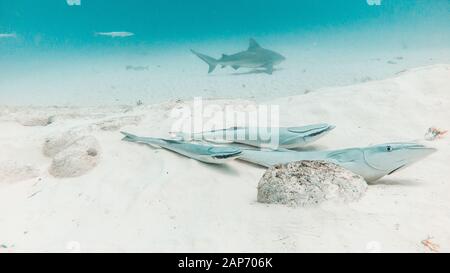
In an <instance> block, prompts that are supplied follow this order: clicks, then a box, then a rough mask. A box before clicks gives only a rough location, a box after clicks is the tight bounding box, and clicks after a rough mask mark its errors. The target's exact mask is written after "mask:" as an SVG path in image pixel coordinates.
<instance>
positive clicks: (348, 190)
mask: <svg viewBox="0 0 450 273" xmlns="http://www.w3.org/2000/svg"><path fill="white" fill-rule="evenodd" d="M366 190H367V183H366V181H365V180H364V178H362V177H361V176H359V175H357V174H354V173H352V172H351V171H349V170H347V169H344V168H342V167H340V166H338V165H336V164H334V163H330V162H325V161H298V162H291V163H288V164H281V165H276V166H274V167H272V168H270V169H268V170H267V171H266V173H265V174H264V175H263V177H262V178H261V180H260V182H259V185H258V197H257V198H258V202H261V203H270V204H284V205H289V206H299V207H310V206H315V205H319V204H321V203H323V202H325V201H331V200H334V201H338V202H344V203H347V202H352V201H357V200H359V199H360V198H361V197H362V196H363V194H364V193H365V191H366Z"/></svg>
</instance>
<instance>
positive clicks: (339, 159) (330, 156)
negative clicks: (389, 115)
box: [239, 143, 436, 182]
mask: <svg viewBox="0 0 450 273" xmlns="http://www.w3.org/2000/svg"><path fill="white" fill-rule="evenodd" d="M435 151H436V149H434V148H430V147H426V146H424V145H421V144H417V143H388V144H380V145H375V146H370V147H365V148H350V149H342V150H335V151H313V152H297V151H289V150H277V151H261V150H242V156H241V157H240V158H239V159H242V160H245V161H249V162H252V163H255V164H258V165H262V166H265V167H270V166H273V165H277V164H284V163H289V162H294V161H301V160H324V161H329V162H333V163H335V164H337V165H340V166H342V167H344V168H346V169H348V170H350V171H352V172H354V173H355V174H359V175H361V176H362V177H364V179H365V180H366V181H368V182H372V181H376V180H378V179H380V178H382V177H383V176H385V175H390V174H393V173H394V172H396V171H398V170H400V169H403V168H405V167H407V166H410V165H412V164H413V163H415V162H417V161H419V160H421V159H423V158H425V157H427V156H428V155H430V154H432V153H434V152H435Z"/></svg>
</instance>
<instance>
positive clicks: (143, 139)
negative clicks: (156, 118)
mask: <svg viewBox="0 0 450 273" xmlns="http://www.w3.org/2000/svg"><path fill="white" fill-rule="evenodd" d="M120 133H121V134H122V135H124V136H125V137H124V138H122V140H124V141H129V142H137V143H145V144H148V145H151V146H153V147H154V148H161V146H160V145H161V144H162V143H163V142H164V141H163V140H161V139H158V138H151V137H138V136H136V135H133V134H130V133H127V132H120Z"/></svg>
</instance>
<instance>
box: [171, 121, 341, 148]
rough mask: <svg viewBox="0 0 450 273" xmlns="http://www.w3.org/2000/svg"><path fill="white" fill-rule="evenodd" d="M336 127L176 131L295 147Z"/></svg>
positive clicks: (190, 136)
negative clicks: (197, 131)
mask: <svg viewBox="0 0 450 273" xmlns="http://www.w3.org/2000/svg"><path fill="white" fill-rule="evenodd" d="M334 128H335V126H334V125H330V124H326V123H321V124H313V125H307V126H297V127H231V128H228V129H220V130H213V131H205V132H200V133H193V134H188V133H183V132H181V133H175V135H176V136H177V137H179V138H181V139H194V140H205V141H209V142H213V143H239V144H245V145H249V146H254V147H266V148H271V149H278V148H285V149H295V148H300V147H303V146H305V145H307V144H309V143H312V142H314V141H316V140H317V139H319V138H321V137H323V136H324V135H326V134H327V133H329V132H330V131H331V130H333V129H334Z"/></svg>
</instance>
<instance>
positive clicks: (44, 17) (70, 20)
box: [0, 0, 450, 48]
mask: <svg viewBox="0 0 450 273" xmlns="http://www.w3.org/2000/svg"><path fill="white" fill-rule="evenodd" d="M368 1H369V2H371V1H374V2H376V1H377V0H322V1H318V0H278V1H272V0H228V1H221V0H171V1H167V0H129V1H109V0H81V2H80V3H81V5H79V6H77V5H73V6H69V5H68V4H67V3H66V0H39V1H31V0H1V1H0V33H6V32H14V33H17V35H19V36H20V38H21V39H20V41H19V42H17V44H16V45H17V46H30V47H33V46H38V47H44V46H47V47H63V48H64V47H80V46H82V47H83V46H91V45H97V46H111V41H109V40H108V39H102V38H101V37H100V38H99V37H95V36H94V35H93V33H95V32H100V31H105V32H106V31H130V32H133V33H135V34H136V36H134V37H132V38H130V39H124V41H120V45H121V46H126V45H139V44H142V43H146V44H155V43H161V42H180V41H193V40H196V41H198V40H205V39H206V40H207V39H211V38H215V39H217V38H220V39H224V38H225V39H226V38H229V37H236V36H261V35H270V34H280V33H302V32H309V31H319V32H320V31H326V30H330V29H334V28H341V27H354V26H368V25H374V26H377V27H378V28H390V27H398V26H401V25H404V26H405V29H406V30H408V26H410V27H415V26H420V25H422V26H423V27H427V26H428V27H429V26H430V25H432V26H433V31H435V32H437V33H441V34H442V35H447V36H448V34H450V30H449V28H450V27H449V26H450V21H449V20H450V19H449V17H450V16H449V15H450V1H448V0H382V1H381V5H379V6H377V5H369V4H368ZM433 42H434V41H433ZM447 42H448V40H447ZM113 44H114V43H113ZM114 45H117V44H114Z"/></svg>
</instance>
